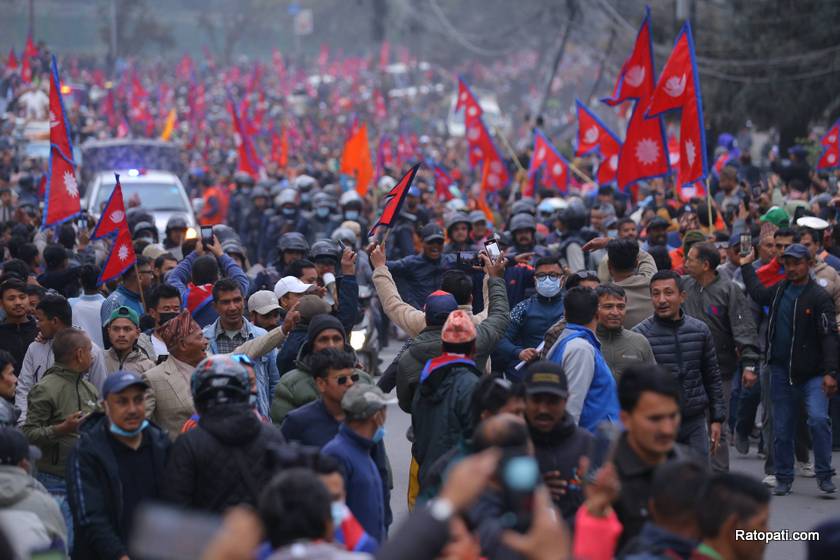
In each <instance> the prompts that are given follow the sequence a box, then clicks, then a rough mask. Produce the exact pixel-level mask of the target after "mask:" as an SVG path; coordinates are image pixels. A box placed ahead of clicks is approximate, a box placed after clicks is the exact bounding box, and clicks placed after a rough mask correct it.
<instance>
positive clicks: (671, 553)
mask: <svg viewBox="0 0 840 560" xmlns="http://www.w3.org/2000/svg"><path fill="white" fill-rule="evenodd" d="M696 547H697V541H695V540H691V539H686V538H685V537H681V536H680V535H677V534H675V533H672V532H670V531H666V530H665V529H663V528H662V527H660V526H659V525H656V524H655V523H653V522H652V521H648V522H646V523H645V524H644V525H643V526H642V532H641V533H639V535H638V536H637V537H636V538H635V539H633V540H632V541H630V542H629V543H627V546H626V547H624V550H623V551H622V558H623V559H624V560H680V559H683V560H689V559H692V558H694V556H692V553H693V552H694V549H695V548H696Z"/></svg>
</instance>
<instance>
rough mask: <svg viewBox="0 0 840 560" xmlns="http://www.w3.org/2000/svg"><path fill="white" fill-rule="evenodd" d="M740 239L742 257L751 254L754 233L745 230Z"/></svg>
mask: <svg viewBox="0 0 840 560" xmlns="http://www.w3.org/2000/svg"><path fill="white" fill-rule="evenodd" d="M739 240H740V244H741V247H740V253H741V256H742V257H746V256H747V255H749V254H750V250H751V249H752V234H751V233H749V232H744V233H742V234H741V237H740V238H739Z"/></svg>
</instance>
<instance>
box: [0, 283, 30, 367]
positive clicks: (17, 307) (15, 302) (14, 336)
mask: <svg viewBox="0 0 840 560" xmlns="http://www.w3.org/2000/svg"><path fill="white" fill-rule="evenodd" d="M0 304H2V306H3V312H4V313H5V315H6V317H5V319H3V322H2V323H0V350H5V351H6V352H8V353H9V354H11V355H12V357H13V358H14V359H15V375H19V374H20V368H21V366H22V365H23V358H24V356H26V351H27V349H28V348H29V345H30V344H31V343H32V341H34V340H35V337H36V336H37V334H38V326H37V324H36V323H35V319H34V318H33V317H31V316H30V315H29V297H28V296H27V295H26V284H25V283H24V282H23V281H21V280H18V279H16V278H10V279H8V280H5V281H3V283H2V284H0Z"/></svg>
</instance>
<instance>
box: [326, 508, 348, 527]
mask: <svg viewBox="0 0 840 560" xmlns="http://www.w3.org/2000/svg"><path fill="white" fill-rule="evenodd" d="M330 513H332V520H333V526H334V527H338V526H340V525H341V524H342V523H343V522H344V520H345V519H346V518H347V506H346V505H344V502H333V503H331V504H330Z"/></svg>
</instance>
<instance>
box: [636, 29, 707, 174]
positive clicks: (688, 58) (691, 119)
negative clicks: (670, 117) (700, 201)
mask: <svg viewBox="0 0 840 560" xmlns="http://www.w3.org/2000/svg"><path fill="white" fill-rule="evenodd" d="M674 109H681V110H682V115H681V121H680V165H679V171H678V173H677V184H678V185H686V184H689V183H693V182H695V181H702V180H703V179H705V178H706V175H707V174H708V171H709V164H708V158H707V155H706V130H705V127H704V125H703V104H702V101H701V96H700V81H699V77H698V73H697V66H696V64H695V61H694V40H693V39H692V38H691V24H690V23H688V22H686V23H685V24H684V25H683V27H682V29H681V30H680V34H679V35H678V36H677V41H676V43H675V45H674V50H673V51H671V56H669V57H668V61H667V62H666V63H665V68H663V69H662V74H661V75H660V76H659V80H658V81H657V83H656V88H655V89H654V91H653V93H651V96H650V102H649V104H648V106H647V108H646V115H647V116H650V117H654V116H656V115H661V114H662V113H664V112H666V111H671V110H674Z"/></svg>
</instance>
